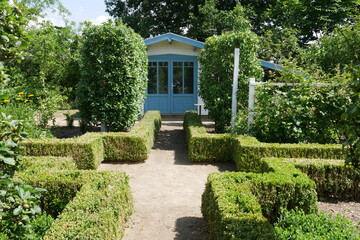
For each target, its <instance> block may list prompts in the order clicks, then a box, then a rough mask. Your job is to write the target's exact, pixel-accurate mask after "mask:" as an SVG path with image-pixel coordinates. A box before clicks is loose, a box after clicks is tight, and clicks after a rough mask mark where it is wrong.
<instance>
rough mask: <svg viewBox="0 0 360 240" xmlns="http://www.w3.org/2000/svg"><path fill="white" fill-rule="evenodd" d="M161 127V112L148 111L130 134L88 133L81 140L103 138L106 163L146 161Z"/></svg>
mask: <svg viewBox="0 0 360 240" xmlns="http://www.w3.org/2000/svg"><path fill="white" fill-rule="evenodd" d="M160 127H161V115H160V112H159V111H148V112H147V113H146V114H145V115H144V117H143V118H142V119H141V121H140V122H139V123H137V124H136V125H135V126H134V127H133V128H132V129H131V131H130V132H128V133H113V132H112V133H111V132H109V133H87V134H85V135H84V136H82V137H80V139H81V138H83V137H95V136H101V138H102V139H103V142H104V160H106V161H144V160H145V159H147V158H148V157H149V154H150V150H151V148H152V146H153V145H154V140H155V136H156V135H157V133H158V132H159V130H160Z"/></svg>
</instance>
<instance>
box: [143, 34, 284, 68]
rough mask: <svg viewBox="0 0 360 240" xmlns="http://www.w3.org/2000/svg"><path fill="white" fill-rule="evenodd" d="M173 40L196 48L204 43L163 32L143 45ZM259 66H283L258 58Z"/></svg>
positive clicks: (146, 40)
mask: <svg viewBox="0 0 360 240" xmlns="http://www.w3.org/2000/svg"><path fill="white" fill-rule="evenodd" d="M173 40H175V41H178V42H181V43H185V44H188V45H191V46H194V47H198V48H204V45H205V43H204V42H200V41H197V40H194V39H191V38H187V37H184V36H181V35H178V34H175V33H165V34H162V35H159V36H156V37H152V38H148V39H145V45H146V46H149V45H152V44H154V43H158V42H162V41H168V42H169V43H171V42H172V41H173ZM259 60H260V63H261V66H262V67H264V68H268V69H273V70H282V69H283V67H282V66H281V65H278V64H275V63H272V62H268V61H265V60H262V59H259Z"/></svg>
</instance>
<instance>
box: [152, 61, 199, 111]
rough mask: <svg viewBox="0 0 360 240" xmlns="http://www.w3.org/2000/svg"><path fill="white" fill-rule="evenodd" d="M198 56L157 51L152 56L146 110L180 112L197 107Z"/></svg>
mask: <svg viewBox="0 0 360 240" xmlns="http://www.w3.org/2000/svg"><path fill="white" fill-rule="evenodd" d="M197 75H198V66H197V57H192V56H181V55H158V56H150V57H149V82H148V88H147V97H146V99H145V111H148V110H160V112H161V113H163V114H179V113H181V114H182V113H184V112H185V111H187V110H195V109H196V108H195V106H194V104H195V103H196V102H197Z"/></svg>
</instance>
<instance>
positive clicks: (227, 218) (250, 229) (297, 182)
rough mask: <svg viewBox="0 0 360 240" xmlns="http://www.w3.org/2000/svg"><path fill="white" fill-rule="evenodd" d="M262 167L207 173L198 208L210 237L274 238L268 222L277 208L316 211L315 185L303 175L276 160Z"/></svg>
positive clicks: (277, 214) (290, 166)
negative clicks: (259, 170)
mask: <svg viewBox="0 0 360 240" xmlns="http://www.w3.org/2000/svg"><path fill="white" fill-rule="evenodd" d="M264 164H265V165H267V166H266V168H264V170H265V171H262V172H260V173H253V172H250V173H245V172H226V173H213V174H210V176H209V178H208V182H207V183H206V188H205V192H204V194H203V197H202V207H201V208H202V213H203V216H204V219H205V221H206V223H207V224H208V225H209V229H210V236H211V238H214V239H275V238H274V230H273V227H272V226H271V225H270V223H271V222H274V221H275V220H276V219H277V217H278V216H279V214H280V212H281V208H286V209H294V208H300V209H303V210H304V211H305V212H307V213H313V212H315V211H316V199H317V198H316V193H315V189H314V188H315V183H314V182H313V181H311V180H310V179H309V178H308V177H307V176H306V174H303V173H301V172H300V171H299V170H297V169H296V168H295V167H294V166H293V165H290V164H284V163H282V162H280V161H271V160H264ZM239 170H240V171H242V170H241V169H239Z"/></svg>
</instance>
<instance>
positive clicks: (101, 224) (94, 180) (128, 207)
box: [15, 157, 133, 239]
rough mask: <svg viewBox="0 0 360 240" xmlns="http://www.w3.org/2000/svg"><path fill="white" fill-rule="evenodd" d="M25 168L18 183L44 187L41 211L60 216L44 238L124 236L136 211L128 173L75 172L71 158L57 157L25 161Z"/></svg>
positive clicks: (17, 174)
mask: <svg viewBox="0 0 360 240" xmlns="http://www.w3.org/2000/svg"><path fill="white" fill-rule="evenodd" d="M36 165H37V166H38V168H36ZM23 166H24V167H25V169H24V170H22V171H20V172H17V173H16V176H15V179H16V181H19V182H23V183H27V184H31V185H33V186H35V187H41V188H45V189H46V190H47V192H45V193H43V195H42V209H43V210H45V211H46V212H47V213H48V214H51V215H52V216H53V217H57V219H56V220H55V222H54V223H53V225H52V226H51V227H50V229H49V230H48V232H46V234H45V236H44V239H120V238H121V237H122V235H123V229H124V226H125V224H124V223H125V221H126V220H127V219H128V218H129V216H130V215H131V213H132V212H133V199H132V196H131V191H130V187H129V178H128V176H127V175H126V174H125V173H122V172H112V171H104V172H97V171H82V170H74V168H76V167H75V164H74V163H73V162H71V161H70V159H69V158H55V157H50V158H45V157H40V158H39V157H38V158H36V157H34V158H26V159H25V160H24V164H23Z"/></svg>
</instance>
